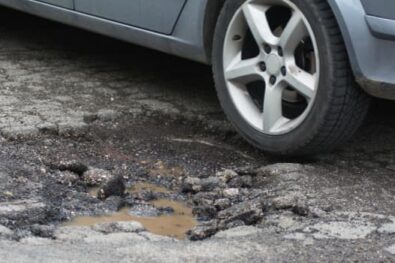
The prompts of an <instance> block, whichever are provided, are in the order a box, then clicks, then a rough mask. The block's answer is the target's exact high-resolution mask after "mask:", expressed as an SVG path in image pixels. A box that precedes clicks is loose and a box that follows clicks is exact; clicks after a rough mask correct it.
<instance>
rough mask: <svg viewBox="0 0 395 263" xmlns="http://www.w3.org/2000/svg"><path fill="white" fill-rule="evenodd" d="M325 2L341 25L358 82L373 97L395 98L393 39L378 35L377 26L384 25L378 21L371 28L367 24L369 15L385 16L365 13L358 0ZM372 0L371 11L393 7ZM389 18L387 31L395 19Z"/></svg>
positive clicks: (394, 23)
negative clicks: (373, 3) (328, 4)
mask: <svg viewBox="0 0 395 263" xmlns="http://www.w3.org/2000/svg"><path fill="white" fill-rule="evenodd" d="M328 1H329V3H330V5H331V7H332V9H333V10H334V13H335V15H336V17H337V20H338V22H339V24H340V28H341V30H342V33H343V37H344V39H345V43H346V46H347V50H348V53H349V58H350V61H351V65H352V68H353V71H354V74H355V78H356V80H357V82H358V83H359V84H360V85H361V87H362V88H363V89H364V90H365V91H367V92H368V93H369V94H371V95H373V96H376V97H381V98H386V99H395V75H394V74H393V72H394V70H395V42H394V41H391V40H390V38H391V37H394V35H392V36H385V35H383V34H380V33H379V31H378V29H380V28H381V27H382V26H384V25H385V24H383V23H381V22H380V21H378V24H377V25H376V26H373V27H372V24H370V23H369V19H370V18H376V19H379V20H384V22H385V21H388V19H383V18H380V17H377V16H372V15H367V13H366V11H365V9H364V6H363V5H362V2H361V0H347V1H344V0H328ZM369 1H372V0H369ZM374 2H375V3H376V5H369V7H370V9H369V10H370V13H371V14H380V11H379V10H384V9H385V8H391V7H392V6H393V4H392V1H377V2H376V1H374ZM380 5H382V6H380ZM389 21H390V28H389V30H392V31H394V28H395V21H393V20H389ZM387 33H389V32H388V31H387Z"/></svg>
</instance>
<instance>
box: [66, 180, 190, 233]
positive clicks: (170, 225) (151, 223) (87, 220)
mask: <svg viewBox="0 0 395 263" xmlns="http://www.w3.org/2000/svg"><path fill="white" fill-rule="evenodd" d="M131 190H133V191H141V190H150V191H153V192H159V193H163V192H170V190H168V189H166V188H164V187H161V186H157V185H153V184H148V183H141V184H136V185H134V186H133V187H132V188H130V189H128V191H131ZM97 191H98V189H90V191H89V193H90V194H91V195H93V196H94V195H97ZM149 204H151V205H153V206H154V207H156V208H163V207H166V208H168V207H169V208H172V210H173V212H172V213H171V214H165V215H160V216H136V215H133V214H132V213H131V210H130V207H124V208H122V209H121V210H120V211H119V212H117V213H114V214H111V215H100V216H81V217H75V218H73V219H72V220H71V221H69V222H66V223H65V224H64V225H65V226H91V225H95V224H100V223H109V222H117V221H137V222H140V223H141V224H143V226H144V227H145V228H146V229H147V230H148V231H150V232H152V233H154V234H158V235H164V236H171V237H174V238H177V239H185V237H186V235H185V233H186V232H187V231H188V230H190V229H192V228H193V227H195V226H196V225H197V220H196V219H195V218H194V216H193V214H192V209H191V208H189V207H188V206H186V205H185V204H184V203H183V202H179V201H173V200H168V199H158V200H154V201H151V202H149Z"/></svg>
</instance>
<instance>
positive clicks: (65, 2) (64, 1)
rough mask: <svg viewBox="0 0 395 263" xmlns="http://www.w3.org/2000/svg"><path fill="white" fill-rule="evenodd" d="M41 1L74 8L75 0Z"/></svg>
mask: <svg viewBox="0 0 395 263" xmlns="http://www.w3.org/2000/svg"><path fill="white" fill-rule="evenodd" d="M40 1H41V2H45V3H49V4H53V5H56V6H61V7H65V8H68V9H74V0H40Z"/></svg>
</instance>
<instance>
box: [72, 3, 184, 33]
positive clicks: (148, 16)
mask: <svg viewBox="0 0 395 263" xmlns="http://www.w3.org/2000/svg"><path fill="white" fill-rule="evenodd" d="M74 2H75V10H76V11H78V12H82V13H85V14H90V15H94V16H98V17H101V18H106V19H109V20H113V21H116V22H119V23H123V24H127V25H132V26H136V27H140V28H143V29H148V30H151V31H155V32H159V33H163V34H171V33H172V31H173V28H174V26H175V24H176V22H177V19H178V16H179V15H180V13H181V11H182V9H183V7H184V5H185V2H186V0H74Z"/></svg>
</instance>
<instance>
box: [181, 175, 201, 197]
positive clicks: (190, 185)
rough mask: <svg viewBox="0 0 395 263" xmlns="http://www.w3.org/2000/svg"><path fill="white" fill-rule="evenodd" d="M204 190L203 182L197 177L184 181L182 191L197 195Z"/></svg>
mask: <svg viewBox="0 0 395 263" xmlns="http://www.w3.org/2000/svg"><path fill="white" fill-rule="evenodd" d="M201 190H202V186H201V180H200V179H199V178H196V177H187V178H185V179H184V181H183V183H182V186H181V191H182V192H183V193H197V192H200V191H201Z"/></svg>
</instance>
